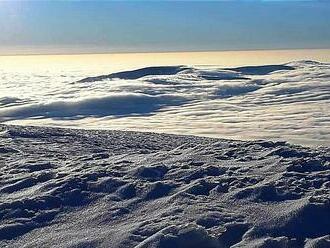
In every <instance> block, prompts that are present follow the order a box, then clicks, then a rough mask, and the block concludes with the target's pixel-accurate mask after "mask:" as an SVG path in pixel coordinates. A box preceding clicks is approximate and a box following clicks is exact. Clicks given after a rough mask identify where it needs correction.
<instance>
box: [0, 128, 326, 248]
mask: <svg viewBox="0 0 330 248" xmlns="http://www.w3.org/2000/svg"><path fill="white" fill-rule="evenodd" d="M0 130H1V131H0V165H1V166H0V192H1V193H0V216H1V218H0V220H1V222H0V239H1V241H0V247H6V246H8V247H162V248H165V247H196V248H197V247H205V248H209V247H330V236H329V235H330V224H329V223H330V181H329V179H330V149H329V148H326V147H323V148H317V149H312V148H304V147H300V146H292V145H289V144H287V143H285V142H270V141H244V142H243V141H231V140H222V139H211V138H202V137H193V136H175V135H165V134H151V133H137V132H120V131H84V130H70V129H55V128H42V127H17V126H0Z"/></svg>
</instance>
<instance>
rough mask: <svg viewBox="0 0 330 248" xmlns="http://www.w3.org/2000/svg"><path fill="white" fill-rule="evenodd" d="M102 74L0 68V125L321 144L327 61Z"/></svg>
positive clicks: (329, 137)
mask: <svg viewBox="0 0 330 248" xmlns="http://www.w3.org/2000/svg"><path fill="white" fill-rule="evenodd" d="M85 69H86V68H85ZM109 69H111V68H109ZM109 69H106V70H105V72H104V75H102V74H100V72H99V71H98V72H95V75H93V74H92V72H90V71H88V72H87V71H86V70H83V69H79V68H78V69H76V70H75V71H68V69H67V71H65V70H64V69H63V70H64V71H62V70H59V71H57V70H52V71H42V70H41V69H40V71H39V70H36V71H34V72H31V71H23V72H20V71H16V70H15V71H6V70H3V69H1V68H0V74H1V83H0V122H1V123H6V124H20V125H41V126H44V125H48V126H57V127H59V126H61V127H78V128H93V129H117V130H134V131H153V132H166V133H174V134H191V135H199V136H209V137H219V138H233V139H239V140H242V139H243V140H251V139H267V140H283V139H284V140H287V141H289V142H290V143H295V144H303V145H308V146H318V145H326V146H327V145H329V141H330V114H329V106H330V64H329V63H319V62H315V61H298V62H291V63H286V64H282V65H258V66H244V67H237V68H223V67H220V66H158V67H146V68H140V69H137V70H133V71H121V72H116V73H112V74H107V73H109ZM17 70H18V69H17ZM18 88H19V90H17V89H18Z"/></svg>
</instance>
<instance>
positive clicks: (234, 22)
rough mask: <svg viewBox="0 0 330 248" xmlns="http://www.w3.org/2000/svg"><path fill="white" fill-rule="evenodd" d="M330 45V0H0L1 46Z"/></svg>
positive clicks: (53, 49)
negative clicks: (209, 0) (210, 0)
mask: <svg viewBox="0 0 330 248" xmlns="http://www.w3.org/2000/svg"><path fill="white" fill-rule="evenodd" d="M294 48H330V1H326V0H309V1H293V0H292V1H278V0H277V1H275V0H273V1H270V0H245V1H243V0H241V1H240V0H236V1H235V0H233V1H212V2H207V1H12V0H10V1H1V0H0V54H11V53H17V54H19V53H71V52H72V53H90V52H158V51H210V50H255V49H294Z"/></svg>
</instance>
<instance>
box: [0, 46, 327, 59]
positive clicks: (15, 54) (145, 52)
mask: <svg viewBox="0 0 330 248" xmlns="http://www.w3.org/2000/svg"><path fill="white" fill-rule="evenodd" d="M297 50H330V47H329V48H315V47H313V48H271V49H265V48H259V49H228V50H225V49H196V50H167V51H165V50H164V51H157V50H156V51H111V52H106V51H105V52H92V51H90V52H68V53H65V52H45V53H43V52H40V53H29V52H27V53H12V54H11V53H8V54H6V53H4V54H2V53H1V52H0V56H1V57H7V56H8V57H10V56H13V57H14V56H50V55H53V56H63V55H107V54H153V53H154V54H166V53H208V52H253V51H297Z"/></svg>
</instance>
